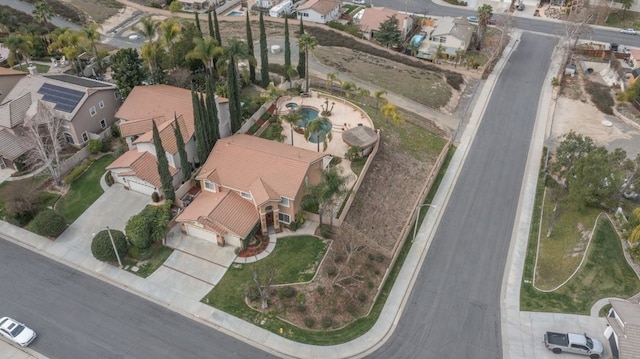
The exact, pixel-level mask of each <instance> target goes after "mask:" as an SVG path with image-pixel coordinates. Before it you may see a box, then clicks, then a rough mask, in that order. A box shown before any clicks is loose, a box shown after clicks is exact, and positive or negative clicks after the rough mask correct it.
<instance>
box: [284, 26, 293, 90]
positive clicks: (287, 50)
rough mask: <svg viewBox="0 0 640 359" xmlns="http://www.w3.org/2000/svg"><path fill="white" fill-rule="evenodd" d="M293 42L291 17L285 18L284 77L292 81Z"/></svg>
mask: <svg viewBox="0 0 640 359" xmlns="http://www.w3.org/2000/svg"><path fill="white" fill-rule="evenodd" d="M290 69H291V44H290V43H289V17H288V16H287V17H285V18H284V79H285V80H287V81H291V75H290V74H289V70H290Z"/></svg>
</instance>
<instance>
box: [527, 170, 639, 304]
mask: <svg viewBox="0 0 640 359" xmlns="http://www.w3.org/2000/svg"><path fill="white" fill-rule="evenodd" d="M543 191H544V184H543V182H542V178H541V179H540V180H539V181H538V189H537V193H536V206H535V208H534V213H533V215H532V220H531V223H534V225H532V226H531V233H530V236H529V243H528V244H527V259H526V262H525V266H524V272H523V278H522V279H523V283H522V287H521V291H520V310H524V311H540V312H554V313H575V314H588V313H589V311H590V309H591V306H592V305H593V304H594V303H595V302H596V301H597V300H598V299H601V298H605V297H622V298H624V297H629V296H632V295H634V294H635V293H637V292H639V291H640V280H638V278H637V276H636V275H635V273H634V272H633V270H632V269H631V268H630V267H629V266H628V264H627V262H626V260H625V258H624V253H623V249H622V245H621V244H620V239H619V238H618V236H617V234H616V232H615V230H614V229H613V226H612V225H611V223H610V222H609V221H608V220H601V221H600V223H599V224H598V227H597V229H596V233H595V235H594V237H593V240H592V243H591V246H590V247H589V251H588V253H587V258H586V259H585V263H584V264H583V266H582V267H581V268H580V270H579V271H578V273H577V274H576V276H575V277H573V278H572V279H571V280H569V282H568V283H567V284H566V285H564V286H563V287H562V288H560V289H558V290H557V291H555V292H551V293H543V292H540V291H538V290H536V289H535V288H533V286H532V283H531V279H532V276H533V267H534V262H535V253H536V244H537V238H538V226H537V225H535V224H536V223H539V222H540V214H541V203H542V194H543Z"/></svg>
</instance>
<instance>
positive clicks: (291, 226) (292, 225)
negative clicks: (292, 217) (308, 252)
mask: <svg viewBox="0 0 640 359" xmlns="http://www.w3.org/2000/svg"><path fill="white" fill-rule="evenodd" d="M289 229H290V230H292V231H294V232H295V231H297V230H298V222H291V223H289Z"/></svg>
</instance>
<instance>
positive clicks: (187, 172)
mask: <svg viewBox="0 0 640 359" xmlns="http://www.w3.org/2000/svg"><path fill="white" fill-rule="evenodd" d="M173 117H174V119H175V122H174V126H173V134H174V135H175V136H176V145H177V147H178V155H180V167H182V178H183V179H184V180H186V179H188V178H189V177H191V163H189V158H188V157H187V150H186V149H185V147H184V139H182V131H181V130H180V124H179V123H178V116H177V115H176V114H174V115H173Z"/></svg>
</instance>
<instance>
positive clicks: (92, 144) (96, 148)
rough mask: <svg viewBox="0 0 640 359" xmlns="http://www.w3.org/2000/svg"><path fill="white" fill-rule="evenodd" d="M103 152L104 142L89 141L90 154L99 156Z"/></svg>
mask: <svg viewBox="0 0 640 359" xmlns="http://www.w3.org/2000/svg"><path fill="white" fill-rule="evenodd" d="M100 150H102V141H100V140H89V152H91V154H94V155H95V154H97V153H98V152H100Z"/></svg>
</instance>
